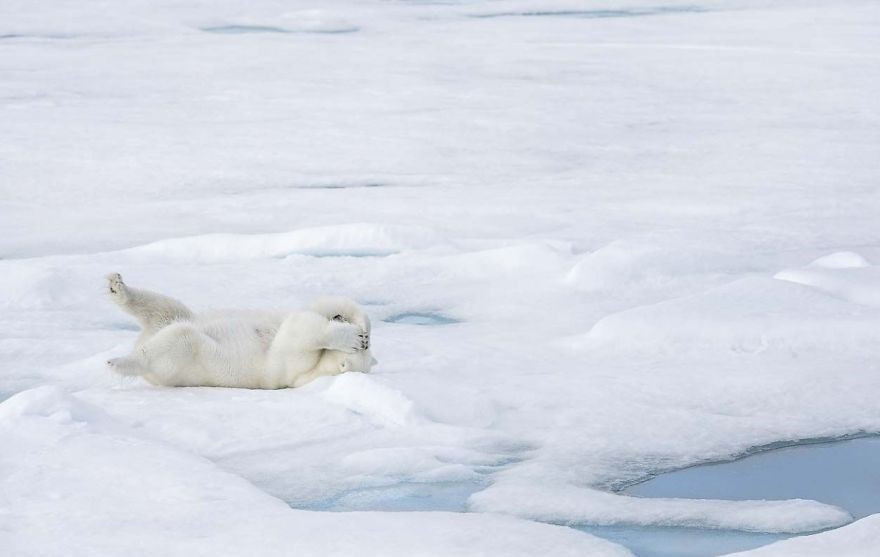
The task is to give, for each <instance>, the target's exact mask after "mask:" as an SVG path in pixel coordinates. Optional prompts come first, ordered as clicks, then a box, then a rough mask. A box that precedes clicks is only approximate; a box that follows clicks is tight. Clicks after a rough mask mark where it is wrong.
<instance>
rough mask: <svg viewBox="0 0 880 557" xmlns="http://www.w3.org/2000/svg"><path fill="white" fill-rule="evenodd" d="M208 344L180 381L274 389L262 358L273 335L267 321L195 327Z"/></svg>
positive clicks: (229, 321) (231, 321)
mask: <svg viewBox="0 0 880 557" xmlns="http://www.w3.org/2000/svg"><path fill="white" fill-rule="evenodd" d="M196 324H197V326H198V328H199V329H200V330H201V332H203V333H204V334H205V336H207V337H208V338H210V339H211V340H212V341H214V344H213V346H212V348H213V350H209V351H207V352H208V353H206V354H202V355H200V357H198V358H197V359H196V362H194V365H193V366H192V369H191V370H189V372H185V373H184V374H183V376H182V377H181V380H183V381H185V382H188V383H191V384H193V385H206V386H215V387H244V388H251V389H257V388H274V385H271V384H270V383H272V381H271V378H268V377H266V355H267V353H268V351H269V346H270V345H271V343H272V339H273V338H274V337H275V333H276V332H277V325H275V324H274V322H272V321H271V320H265V319H264V320H259V319H242V318H241V317H240V316H231V317H228V318H221V319H218V318H215V319H211V320H210V321H206V322H202V323H198V322H197V323H196Z"/></svg>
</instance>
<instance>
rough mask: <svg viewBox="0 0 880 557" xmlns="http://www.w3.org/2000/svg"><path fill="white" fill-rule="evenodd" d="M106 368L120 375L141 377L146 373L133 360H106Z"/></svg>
mask: <svg viewBox="0 0 880 557" xmlns="http://www.w3.org/2000/svg"><path fill="white" fill-rule="evenodd" d="M107 367H109V368H110V369H112V370H113V371H115V372H116V373H118V374H120V375H129V376H132V375H143V374H144V373H145V372H146V370H145V369H144V368H143V366H141V364H140V363H139V362H138V361H137V360H135V359H134V358H113V359H112V360H107Z"/></svg>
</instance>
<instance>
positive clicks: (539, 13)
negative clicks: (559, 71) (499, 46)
mask: <svg viewBox="0 0 880 557" xmlns="http://www.w3.org/2000/svg"><path fill="white" fill-rule="evenodd" d="M705 11H707V10H706V9H705V8H701V7H699V6H659V7H655V8H631V9H616V10H615V9H597V10H529V11H522V12H497V13H487V14H474V15H472V16H471V17H474V18H478V19H490V18H498V17H574V18H579V19H605V18H615V17H643V16H652V15H665V14H676V13H700V12H705Z"/></svg>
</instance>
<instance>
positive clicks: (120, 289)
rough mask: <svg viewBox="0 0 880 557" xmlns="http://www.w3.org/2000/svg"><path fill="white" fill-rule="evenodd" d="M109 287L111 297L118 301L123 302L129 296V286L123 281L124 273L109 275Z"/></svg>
mask: <svg viewBox="0 0 880 557" xmlns="http://www.w3.org/2000/svg"><path fill="white" fill-rule="evenodd" d="M107 289H108V290H109V292H110V298H112V299H113V301H115V302H117V303H122V302H124V301H125V300H126V299H127V298H128V287H127V286H125V283H124V282H122V275H120V274H119V273H111V274H109V275H107Z"/></svg>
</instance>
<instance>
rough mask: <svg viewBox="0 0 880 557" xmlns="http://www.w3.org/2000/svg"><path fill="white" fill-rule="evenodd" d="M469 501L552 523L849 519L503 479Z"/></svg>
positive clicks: (803, 525) (801, 504)
mask: <svg viewBox="0 0 880 557" xmlns="http://www.w3.org/2000/svg"><path fill="white" fill-rule="evenodd" d="M469 506H470V509H471V510H474V511H480V512H500V513H508V514H512V515H515V516H519V517H522V518H531V519H533V520H541V521H544V522H552V523H564V524H571V523H581V524H593V525H603V526H604V525H616V524H628V525H639V526H680V527H691V528H715V529H726V530H743V531H749V532H772V533H799V532H815V531H817V530H822V529H824V528H833V527H835V526H840V525H842V524H846V523H848V522H850V521H851V520H852V517H851V516H850V515H849V513H847V512H846V511H844V510H842V509H839V508H837V507H834V506H831V505H826V504H824V503H819V502H817V501H808V500H804V499H791V500H786V501H725V500H719V499H672V498H668V499H667V498H656V499H655V498H646V497H629V496H624V495H615V494H613V493H608V492H604V491H598V490H594V489H587V488H580V487H574V486H571V485H557V486H552V485H544V486H540V487H538V486H536V485H534V484H531V485H530V484H519V483H514V482H504V481H502V482H501V483H498V484H496V485H493V486H491V487H489V488H488V489H486V490H484V491H481V492H479V493H475V494H474V495H471V497H470V500H469Z"/></svg>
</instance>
